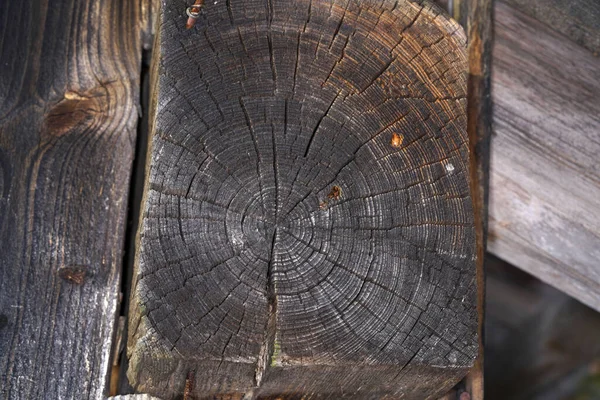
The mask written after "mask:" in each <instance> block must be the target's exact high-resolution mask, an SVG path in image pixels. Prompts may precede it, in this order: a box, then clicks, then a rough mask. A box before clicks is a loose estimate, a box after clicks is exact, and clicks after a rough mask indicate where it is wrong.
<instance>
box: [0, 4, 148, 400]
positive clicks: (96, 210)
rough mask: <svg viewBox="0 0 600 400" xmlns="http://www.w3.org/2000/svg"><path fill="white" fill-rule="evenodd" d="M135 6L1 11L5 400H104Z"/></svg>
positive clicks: (127, 164)
mask: <svg viewBox="0 0 600 400" xmlns="http://www.w3.org/2000/svg"><path fill="white" fill-rule="evenodd" d="M140 7H141V6H140V2H139V1H136V0H128V1H121V0H93V1H92V0H89V1H79V0H71V1H69V0H60V1H33V0H30V1H2V2H0V63H1V68H2V74H0V255H1V256H0V293H1V296H0V397H2V398H8V399H38V398H53V399H59V398H60V399H68V398H73V399H87V398H90V399H97V398H102V397H103V395H105V394H106V393H105V391H106V383H107V377H108V372H109V368H110V363H109V358H110V355H111V345H112V337H113V334H114V328H115V323H116V313H117V311H118V303H119V279H120V270H121V261H122V251H123V237H124V227H125V215H126V205H127V195H128V190H129V176H130V172H131V171H130V170H131V162H132V157H133V149H134V143H135V140H136V122H137V119H138V108H137V105H138V91H139V69H140V49H141V42H140V26H142V25H143V23H142V22H141V20H140V16H141V10H140Z"/></svg>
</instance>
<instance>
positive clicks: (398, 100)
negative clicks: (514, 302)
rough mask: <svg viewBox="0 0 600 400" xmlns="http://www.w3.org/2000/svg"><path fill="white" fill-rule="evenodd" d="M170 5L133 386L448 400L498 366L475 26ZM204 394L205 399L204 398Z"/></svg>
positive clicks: (165, 13) (398, 9) (412, 14)
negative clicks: (476, 182)
mask: <svg viewBox="0 0 600 400" xmlns="http://www.w3.org/2000/svg"><path fill="white" fill-rule="evenodd" d="M188 5H189V4H186V2H184V1H169V2H165V3H163V9H162V10H161V11H160V14H159V15H160V17H159V18H160V21H159V26H160V30H159V32H157V33H158V35H159V36H158V40H157V48H155V51H154V54H155V59H154V83H153V89H154V91H155V92H154V96H153V101H154V110H153V112H152V114H151V118H152V125H153V128H152V130H151V135H152V137H151V140H152V145H151V150H150V158H149V164H148V171H149V174H148V176H147V182H146V189H145V190H146V192H145V198H144V201H143V207H144V214H143V218H142V222H141V229H140V236H139V243H138V244H139V248H138V254H137V265H136V268H137V270H136V271H135V273H134V279H135V284H134V289H133V291H132V301H131V309H130V326H129V342H128V353H129V357H130V368H129V372H128V376H129V379H130V382H132V384H133V385H134V386H135V387H136V388H137V389H138V390H140V391H144V392H149V393H151V394H153V395H158V396H160V397H164V398H166V399H169V398H176V397H177V396H181V395H182V394H183V393H184V390H186V389H185V388H186V387H189V382H190V381H193V382H195V385H194V386H193V389H191V391H192V392H193V394H194V395H196V396H199V397H201V398H204V397H211V396H217V397H219V398H229V396H231V398H242V397H244V396H246V397H247V398H251V397H253V396H254V397H261V396H267V397H268V396H277V395H296V396H301V395H308V396H310V395H312V396H315V397H317V398H338V397H339V396H342V395H346V396H355V397H357V398H360V397H363V398H380V397H382V396H392V397H394V396H404V398H407V399H424V398H437V397H439V395H441V394H443V392H444V391H447V390H448V389H449V388H450V387H452V385H453V384H455V383H456V381H457V380H459V379H460V378H461V377H462V376H464V374H465V373H466V372H467V371H468V369H469V368H470V367H471V365H472V362H473V359H474V358H475V356H476V354H477V348H478V344H477V313H476V288H477V285H476V282H475V281H476V276H475V275H476V274H475V251H476V250H475V228H474V217H473V209H472V205H471V188H470V174H469V169H470V166H469V145H468V137H467V131H466V125H467V118H466V94H467V93H466V92H467V88H466V83H467V74H466V72H467V70H466V68H467V67H466V62H467V59H466V55H465V50H464V45H465V38H464V35H463V34H462V30H461V29H460V27H459V26H458V25H457V24H456V23H454V22H452V21H450V20H449V19H448V18H447V17H445V16H443V15H440V14H439V10H438V9H437V8H436V7H434V6H432V5H430V4H429V3H426V2H423V3H419V2H410V1H398V2H395V1H384V2H376V1H362V2H357V1H318V2H317V1H313V2H311V1H309V0H293V1H292V0H286V1H277V2H275V1H274V2H271V1H268V0H265V1H254V2H245V1H235V0H232V1H225V2H217V3H216V4H215V3H213V2H207V3H206V6H205V8H204V14H203V15H202V16H201V18H200V19H199V21H198V22H197V23H196V25H195V26H194V27H193V29H191V30H185V21H186V16H185V14H184V10H185V8H186V6H188ZM186 382H188V384H186Z"/></svg>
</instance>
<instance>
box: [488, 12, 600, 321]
mask: <svg viewBox="0 0 600 400" xmlns="http://www.w3.org/2000/svg"><path fill="white" fill-rule="evenodd" d="M495 17H496V22H495V45H494V50H493V60H494V64H493V70H492V85H493V86H492V96H493V101H494V133H495V136H494V138H493V146H492V157H491V160H492V163H491V178H490V180H491V183H490V185H491V193H490V233H489V235H490V236H489V249H490V251H491V252H492V253H494V254H496V255H498V256H499V257H501V258H503V259H505V260H507V261H509V262H510V263H511V264H513V265H516V266H518V267H520V268H522V269H524V270H526V271H528V272H530V273H531V274H533V275H535V276H537V277H538V278H540V279H541V280H543V281H545V282H547V283H550V284H552V285H553V286H555V287H557V288H559V289H561V290H563V291H565V292H567V293H568V294H570V295H571V296H573V297H575V298H577V299H579V300H580V301H582V302H584V303H586V304H588V305H589V306H591V307H593V308H595V309H597V310H600V268H599V261H598V260H600V212H598V210H600V163H599V162H598V160H600V59H599V58H598V57H594V56H593V55H592V53H590V52H589V51H588V50H586V49H584V48H582V47H580V46H578V45H576V44H575V43H574V42H572V41H570V40H569V39H567V38H566V37H564V36H562V35H560V34H558V33H555V32H553V31H552V30H551V29H550V28H549V27H547V26H545V25H544V24H541V23H540V22H538V21H536V20H535V19H532V18H530V17H528V16H526V15H524V14H522V13H520V12H518V11H516V10H515V9H513V8H512V7H510V6H507V5H505V4H503V3H497V5H496V10H495Z"/></svg>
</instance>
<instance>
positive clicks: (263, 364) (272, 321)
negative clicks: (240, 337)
mask: <svg viewBox="0 0 600 400" xmlns="http://www.w3.org/2000/svg"><path fill="white" fill-rule="evenodd" d="M277 229H278V228H277V227H275V229H274V230H273V234H272V238H271V254H270V256H269V264H268V267H267V287H266V294H267V310H268V313H269V318H268V319H267V324H266V326H265V335H264V338H263V343H262V345H261V347H260V351H259V353H258V362H257V365H256V371H255V375H254V381H255V382H254V383H255V385H256V387H260V385H261V383H262V380H263V378H264V376H265V374H266V372H267V369H268V368H269V366H270V365H271V362H270V361H271V358H272V357H273V351H274V348H275V346H274V343H275V334H276V331H277V293H276V290H275V283H274V282H273V258H274V253H275V241H276V240H277Z"/></svg>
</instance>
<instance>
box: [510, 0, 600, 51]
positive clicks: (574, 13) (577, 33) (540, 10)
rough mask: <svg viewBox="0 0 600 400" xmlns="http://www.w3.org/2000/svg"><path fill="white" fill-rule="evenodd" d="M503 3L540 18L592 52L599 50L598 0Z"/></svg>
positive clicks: (513, 1) (531, 0) (599, 5)
mask: <svg viewBox="0 0 600 400" xmlns="http://www.w3.org/2000/svg"><path fill="white" fill-rule="evenodd" d="M504 2H505V3H506V4H509V5H510V6H512V7H514V8H515V9H518V10H520V11H522V12H524V13H525V14H527V15H529V16H530V17H533V18H535V19H536V20H538V21H540V22H543V23H544V24H546V25H547V27H548V28H550V29H552V30H553V31H555V32H559V33H562V34H563V35H565V36H567V37H568V38H570V39H571V40H573V41H575V42H576V43H578V44H580V45H582V46H584V47H585V48H587V49H588V50H590V51H592V52H593V53H595V54H596V55H598V54H599V53H600V1H598V0H576V1H574V0H504Z"/></svg>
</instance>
